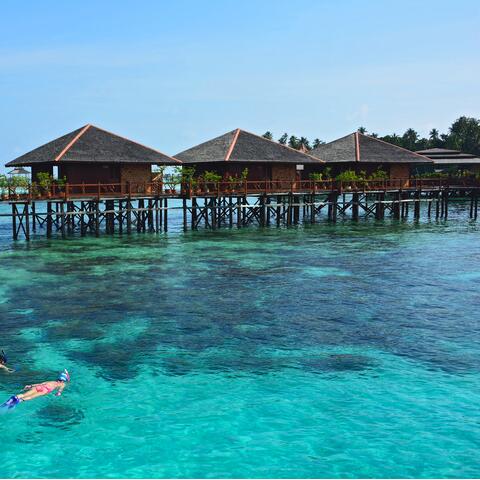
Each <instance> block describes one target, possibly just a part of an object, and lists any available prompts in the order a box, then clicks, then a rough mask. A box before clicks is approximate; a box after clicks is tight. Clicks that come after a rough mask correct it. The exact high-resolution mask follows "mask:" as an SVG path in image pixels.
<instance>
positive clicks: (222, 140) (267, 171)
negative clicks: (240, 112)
mask: <svg viewBox="0 0 480 480" xmlns="http://www.w3.org/2000/svg"><path fill="white" fill-rule="evenodd" d="M175 158H178V159H179V160H181V161H182V163H183V164H184V165H188V166H195V175H196V176H202V175H203V174H204V173H205V172H207V171H214V172H216V173H218V174H219V175H221V176H222V178H223V179H224V180H227V181H228V179H229V177H234V178H235V177H240V176H241V174H242V172H243V171H244V170H245V169H248V180H249V181H266V180H270V181H273V182H277V183H278V182H284V183H285V184H286V183H290V182H295V181H296V180H298V179H300V178H301V172H302V171H303V169H304V168H305V166H306V165H312V166H313V167H317V169H318V168H321V167H323V165H324V163H325V162H324V161H323V160H322V159H321V158H318V157H314V156H312V155H309V154H306V153H303V152H300V151H298V150H295V149H293V148H290V147H287V146H286V145H282V144H280V143H277V142H274V141H272V140H268V139H266V138H264V137H260V136H258V135H255V134H253V133H250V132H246V131H245V130H241V129H239V128H237V129H236V130H233V131H231V132H228V133H225V134H224V135H221V136H219V137H216V138H213V139H212V140H208V141H207V142H204V143H201V144H199V145H197V146H195V147H192V148H189V149H188V150H184V151H183V152H181V153H178V154H177V155H175Z"/></svg>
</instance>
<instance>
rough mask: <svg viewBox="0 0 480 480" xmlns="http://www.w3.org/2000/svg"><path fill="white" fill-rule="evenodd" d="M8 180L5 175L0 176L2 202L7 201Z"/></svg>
mask: <svg viewBox="0 0 480 480" xmlns="http://www.w3.org/2000/svg"><path fill="white" fill-rule="evenodd" d="M7 190H8V178H7V176H6V175H3V174H2V175H0V196H1V199H2V200H7V196H8V195H7Z"/></svg>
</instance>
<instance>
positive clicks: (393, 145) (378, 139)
mask: <svg viewBox="0 0 480 480" xmlns="http://www.w3.org/2000/svg"><path fill="white" fill-rule="evenodd" d="M357 133H359V134H360V135H362V136H363V137H366V138H370V139H372V140H376V141H377V142H381V143H384V144H385V145H390V146H391V147H395V148H398V149H400V150H404V151H405V152H408V153H411V154H412V155H416V156H417V157H421V158H423V159H424V160H428V161H430V162H433V160H432V159H431V158H428V157H427V156H426V155H420V154H419V153H416V152H412V151H411V150H409V149H408V148H404V147H400V146H398V145H395V144H394V143H389V142H386V141H385V140H380V138H376V137H371V136H370V135H364V134H363V133H360V132H357Z"/></svg>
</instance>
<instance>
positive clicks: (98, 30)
mask: <svg viewBox="0 0 480 480" xmlns="http://www.w3.org/2000/svg"><path fill="white" fill-rule="evenodd" d="M479 25H480V2H478V1H477V0H475V1H473V0H472V1H470V0H463V1H462V0H460V1H457V2H451V1H441V0H440V1H439V0H437V1H430V0H426V1H421V2H418V1H402V2H400V1H396V2H394V1H388V0H383V1H369V0H363V1H351V0H344V1H341V0H337V1H321V0H317V1H314V0H295V1H293V0H290V1H284V0H275V1H269V0H263V1H262V0H257V1H249V0H247V1H244V0H242V1H233V0H223V1H217V0H210V1H207V0H205V1H200V0H196V1H195V0H175V1H171V0H170V1H142V0H136V1H122V0H117V1H109V0H102V1H100V0H97V1H91V0H83V1H81V2H66V1H60V0H58V1H48V0H42V1H33V0H31V1H30V0H22V1H21V2H19V1H18V0H2V4H1V13H0V122H1V129H0V132H1V133H0V163H1V164H2V165H3V163H5V162H7V161H9V160H11V159H12V158H14V157H16V156H18V155H20V154H22V153H25V152H26V151H28V150H30V149H32V148H34V147H36V146H38V145H40V144H42V143H45V142H47V141H49V140H51V139H53V138H55V137H57V136H60V135H62V134H64V133H66V132H69V131H71V130H73V129H76V128H78V127H80V126H82V125H84V124H86V123H93V124H96V125H98V126H101V127H103V128H106V129H107V130H111V131H114V132H117V133H119V134H121V135H124V136H127V137H130V138H132V139H134V140H137V141H140V142H142V143H145V144H147V145H150V146H152V147H155V148H158V149H160V150H162V151H164V152H166V153H169V154H175V153H177V152H179V151H180V150H183V149H185V148H188V147H190V146H192V145H194V144H196V143H199V142H201V141H204V140H207V139H209V138H211V137H213V136H217V135H220V134H222V133H224V132H226V131H228V130H232V129H234V128H237V127H241V128H244V129H246V130H250V131H253V132H256V133H260V134H261V133H263V132H265V131H266V130H271V131H273V132H274V135H275V137H276V138H278V137H279V136H280V135H281V134H282V133H283V132H284V131H287V132H288V133H290V134H295V135H298V136H300V135H303V136H307V137H309V138H314V137H319V138H321V139H322V140H326V141H329V140H333V139H334V138H336V137H338V136H341V135H345V134H347V133H349V132H351V131H353V130H355V129H356V128H357V127H358V126H360V125H364V126H366V127H367V129H368V130H369V131H374V132H378V133H380V134H386V133H391V132H393V131H395V132H397V133H402V132H403V131H404V130H405V129H406V128H408V127H413V128H415V129H417V130H418V131H419V132H420V133H422V134H427V133H428V131H429V129H430V128H432V127H437V128H439V129H440V130H441V131H443V130H446V129H447V128H448V126H449V125H450V124H451V123H452V121H453V120H455V119H456V118H457V117H458V116H460V115H469V116H476V117H478V116H480V88H479V78H480V63H479V56H480V54H479V52H480V28H479Z"/></svg>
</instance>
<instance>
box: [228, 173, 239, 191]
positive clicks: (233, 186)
mask: <svg viewBox="0 0 480 480" xmlns="http://www.w3.org/2000/svg"><path fill="white" fill-rule="evenodd" d="M237 185H238V177H237V176H236V175H235V176H234V177H232V176H231V175H230V176H229V177H228V191H229V192H231V193H235V192H236V191H237Z"/></svg>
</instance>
